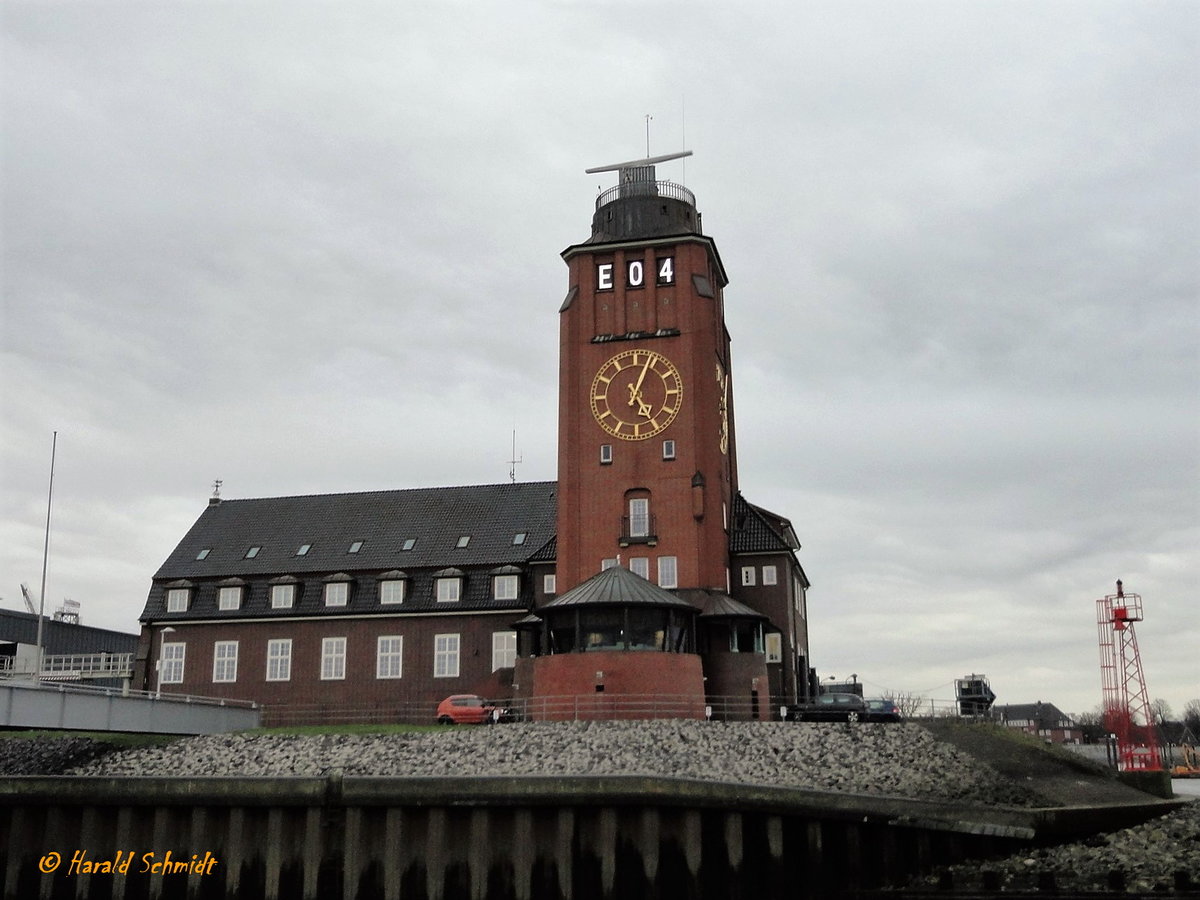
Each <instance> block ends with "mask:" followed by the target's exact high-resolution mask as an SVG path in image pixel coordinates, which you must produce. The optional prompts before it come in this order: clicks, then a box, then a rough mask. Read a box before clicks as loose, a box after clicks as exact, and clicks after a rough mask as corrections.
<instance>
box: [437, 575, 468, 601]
mask: <svg viewBox="0 0 1200 900" xmlns="http://www.w3.org/2000/svg"><path fill="white" fill-rule="evenodd" d="M461 596H462V579H461V578H438V579H437V599H438V603H455V602H457V601H458V599H459V597H461Z"/></svg>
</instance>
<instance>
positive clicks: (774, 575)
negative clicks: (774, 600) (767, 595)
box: [763, 566, 779, 584]
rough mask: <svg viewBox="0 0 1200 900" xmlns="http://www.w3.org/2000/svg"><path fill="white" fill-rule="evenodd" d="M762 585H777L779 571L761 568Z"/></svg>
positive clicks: (768, 567)
mask: <svg viewBox="0 0 1200 900" xmlns="http://www.w3.org/2000/svg"><path fill="white" fill-rule="evenodd" d="M763 584H779V570H778V569H776V568H775V567H774V566H763Z"/></svg>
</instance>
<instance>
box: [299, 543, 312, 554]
mask: <svg viewBox="0 0 1200 900" xmlns="http://www.w3.org/2000/svg"><path fill="white" fill-rule="evenodd" d="M311 549H312V544H301V545H300V546H299V547H298V548H297V549H296V555H297V556H307V555H308V551H309V550H311Z"/></svg>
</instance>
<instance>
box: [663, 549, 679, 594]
mask: <svg viewBox="0 0 1200 900" xmlns="http://www.w3.org/2000/svg"><path fill="white" fill-rule="evenodd" d="M658 586H659V587H662V588H675V587H679V561H678V559H676V557H674V556H660V557H659V558H658Z"/></svg>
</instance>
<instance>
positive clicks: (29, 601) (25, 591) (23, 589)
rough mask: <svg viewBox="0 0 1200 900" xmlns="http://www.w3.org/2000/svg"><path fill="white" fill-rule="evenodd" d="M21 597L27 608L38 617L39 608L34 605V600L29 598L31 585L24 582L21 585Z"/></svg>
mask: <svg viewBox="0 0 1200 900" xmlns="http://www.w3.org/2000/svg"><path fill="white" fill-rule="evenodd" d="M21 596H22V597H23V598H24V599H25V608H26V609H28V610H29V611H30V612H31V613H33V615H35V616H36V615H37V614H38V611H37V607H36V606H34V605H33V598H32V597H30V596H29V585H27V584H25V583H24V582H22V583H21Z"/></svg>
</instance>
